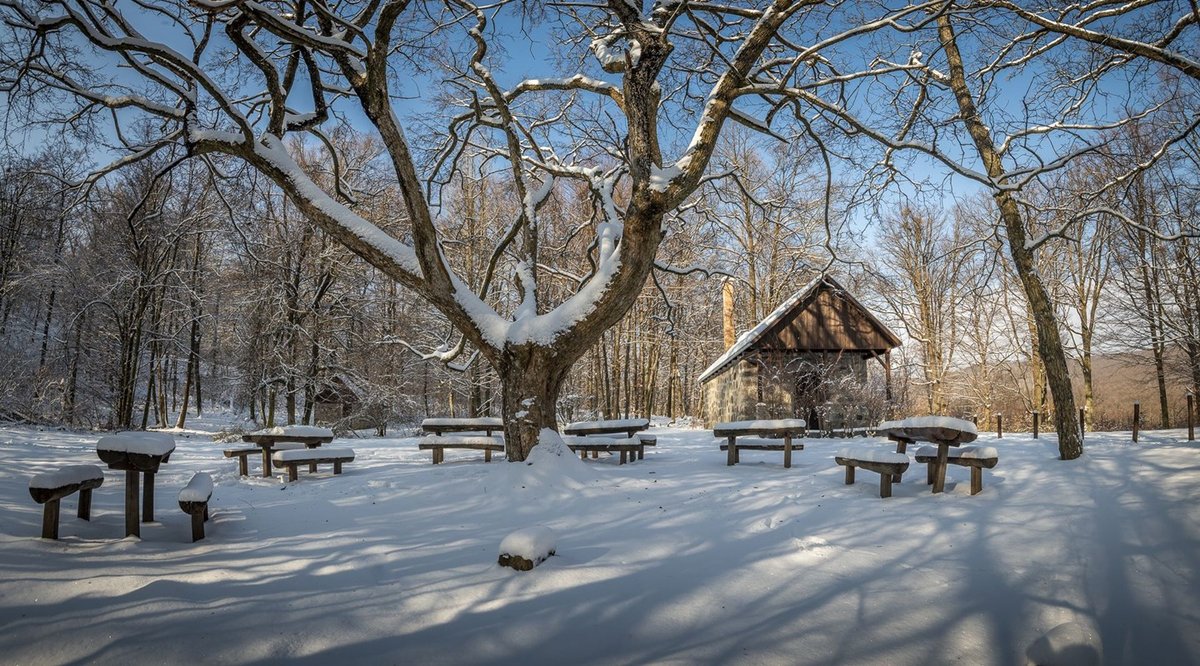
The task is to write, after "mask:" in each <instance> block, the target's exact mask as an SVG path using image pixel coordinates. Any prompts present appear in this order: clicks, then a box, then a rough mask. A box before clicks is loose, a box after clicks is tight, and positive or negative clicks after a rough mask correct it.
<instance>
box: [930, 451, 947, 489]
mask: <svg viewBox="0 0 1200 666" xmlns="http://www.w3.org/2000/svg"><path fill="white" fill-rule="evenodd" d="M949 457H950V445H949V444H943V443H941V442H938V457H937V470H936V471H935V472H934V477H933V492H935V493H940V492H942V491H943V490H945V488H946V466H947V464H948V463H947V462H946V461H947V460H948V459H949Z"/></svg>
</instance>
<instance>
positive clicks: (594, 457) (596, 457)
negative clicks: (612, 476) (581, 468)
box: [592, 451, 600, 460]
mask: <svg viewBox="0 0 1200 666" xmlns="http://www.w3.org/2000/svg"><path fill="white" fill-rule="evenodd" d="M599 459H600V452H599V451H592V460H599Z"/></svg>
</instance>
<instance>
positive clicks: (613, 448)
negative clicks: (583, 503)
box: [563, 435, 658, 465]
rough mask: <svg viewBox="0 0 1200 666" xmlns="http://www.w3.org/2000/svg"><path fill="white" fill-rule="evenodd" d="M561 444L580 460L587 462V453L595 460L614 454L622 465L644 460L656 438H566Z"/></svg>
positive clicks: (637, 436) (649, 436)
mask: <svg viewBox="0 0 1200 666" xmlns="http://www.w3.org/2000/svg"><path fill="white" fill-rule="evenodd" d="M563 442H565V443H566V445H567V448H569V449H571V451H573V452H575V453H578V454H579V459H580V460H587V457H588V454H589V453H590V454H592V458H597V457H598V456H599V455H600V454H601V453H615V454H618V456H619V458H618V461H617V464H618V465H624V464H625V463H627V462H633V461H635V460H643V459H645V457H646V447H647V446H655V445H657V444H658V438H657V437H655V436H654V435H635V436H633V437H625V438H621V439H608V438H603V437H578V436H567V437H564V438H563Z"/></svg>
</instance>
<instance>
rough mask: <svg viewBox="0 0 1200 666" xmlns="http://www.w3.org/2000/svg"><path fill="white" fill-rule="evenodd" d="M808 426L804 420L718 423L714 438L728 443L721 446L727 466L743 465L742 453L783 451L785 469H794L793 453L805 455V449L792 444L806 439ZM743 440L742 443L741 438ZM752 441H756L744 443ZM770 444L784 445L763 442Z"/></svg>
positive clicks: (714, 430)
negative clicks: (744, 450)
mask: <svg viewBox="0 0 1200 666" xmlns="http://www.w3.org/2000/svg"><path fill="white" fill-rule="evenodd" d="M807 426H808V424H807V423H805V422H804V419H770V420H756V421H730V422H728V423H718V424H717V425H716V427H714V428H713V436H714V437H724V438H726V440H728V441H727V443H725V444H722V445H721V450H722V451H725V452H726V457H725V464H726V465H736V464H738V463H739V462H741V461H742V460H741V455H740V452H741V450H742V449H748V450H751V451H783V466H784V467H791V466H792V451H803V450H804V445H803V444H797V443H793V442H792V440H793V439H795V438H798V437H803V436H804V432H805V429H806V428H807ZM739 437H742V438H743V439H741V440H739V439H738V438H739ZM745 437H752V438H754V439H749V440H747V439H744V438H745ZM764 437H765V438H768V439H769V440H780V439H782V440H783V441H764V440H763V439H761V438H764Z"/></svg>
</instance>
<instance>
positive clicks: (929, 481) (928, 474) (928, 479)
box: [925, 463, 934, 486]
mask: <svg viewBox="0 0 1200 666" xmlns="http://www.w3.org/2000/svg"><path fill="white" fill-rule="evenodd" d="M933 468H934V463H926V464H925V485H927V486H932V485H933V476H934V474H933Z"/></svg>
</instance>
